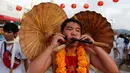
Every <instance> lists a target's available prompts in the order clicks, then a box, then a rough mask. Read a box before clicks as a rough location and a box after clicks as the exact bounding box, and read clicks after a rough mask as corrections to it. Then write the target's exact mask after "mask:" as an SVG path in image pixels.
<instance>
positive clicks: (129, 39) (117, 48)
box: [110, 33, 130, 68]
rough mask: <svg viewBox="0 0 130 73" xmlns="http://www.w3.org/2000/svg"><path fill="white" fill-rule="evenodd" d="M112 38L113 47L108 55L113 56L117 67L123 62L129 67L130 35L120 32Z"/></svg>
mask: <svg viewBox="0 0 130 73" xmlns="http://www.w3.org/2000/svg"><path fill="white" fill-rule="evenodd" d="M114 39H115V40H114V47H113V49H112V52H111V53H110V55H111V56H112V57H113V59H114V61H115V62H116V64H117V66H118V67H119V68H120V67H121V66H122V65H123V64H126V65H127V66H128V67H130V35H128V34H127V33H124V34H122V33H120V34H118V35H115V38H114Z"/></svg>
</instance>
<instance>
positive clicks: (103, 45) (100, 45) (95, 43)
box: [92, 42, 111, 49]
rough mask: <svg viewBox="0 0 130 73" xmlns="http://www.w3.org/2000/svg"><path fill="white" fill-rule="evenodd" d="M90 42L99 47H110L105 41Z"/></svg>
mask: <svg viewBox="0 0 130 73" xmlns="http://www.w3.org/2000/svg"><path fill="white" fill-rule="evenodd" d="M92 44H93V45H95V46H99V47H104V48H109V49H111V47H110V46H109V45H108V44H105V43H101V42H93V43H92Z"/></svg>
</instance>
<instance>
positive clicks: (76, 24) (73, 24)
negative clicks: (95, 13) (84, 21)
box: [66, 22, 80, 28]
mask: <svg viewBox="0 0 130 73" xmlns="http://www.w3.org/2000/svg"><path fill="white" fill-rule="evenodd" d="M66 26H77V27H79V28H80V25H79V24H78V23H75V22H69V23H67V25H66Z"/></svg>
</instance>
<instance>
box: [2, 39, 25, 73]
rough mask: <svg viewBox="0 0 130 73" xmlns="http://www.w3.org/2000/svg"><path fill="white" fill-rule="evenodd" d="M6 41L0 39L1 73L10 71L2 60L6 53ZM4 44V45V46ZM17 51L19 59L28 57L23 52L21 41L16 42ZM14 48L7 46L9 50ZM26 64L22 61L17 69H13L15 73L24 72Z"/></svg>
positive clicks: (16, 54) (16, 55)
mask: <svg viewBox="0 0 130 73" xmlns="http://www.w3.org/2000/svg"><path fill="white" fill-rule="evenodd" d="M3 42H4V41H0V57H1V58H0V73H9V69H8V68H7V67H6V66H5V65H4V63H3V62H2V58H3V53H4V44H3ZM2 45H3V46H2ZM15 47H16V53H15V57H17V58H18V59H26V57H25V56H24V55H23V54H22V52H21V47H20V44H19V42H18V41H17V42H16V46H15ZM11 48H12V45H11V46H7V50H8V51H11V50H10V49H11ZM23 71H24V64H23V63H21V64H20V65H19V66H18V67H17V68H16V69H14V70H13V73H24V72H23Z"/></svg>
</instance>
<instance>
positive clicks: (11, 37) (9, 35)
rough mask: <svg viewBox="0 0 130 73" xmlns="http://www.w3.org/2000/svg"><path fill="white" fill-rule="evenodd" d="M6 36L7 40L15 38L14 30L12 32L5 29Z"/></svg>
mask: <svg viewBox="0 0 130 73" xmlns="http://www.w3.org/2000/svg"><path fill="white" fill-rule="evenodd" d="M4 37H5V39H6V40H7V41H12V40H13V39H14V33H13V32H12V31H10V32H5V31H4Z"/></svg>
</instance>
